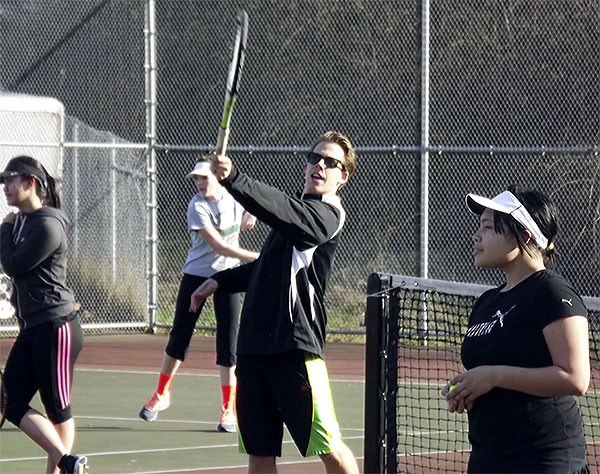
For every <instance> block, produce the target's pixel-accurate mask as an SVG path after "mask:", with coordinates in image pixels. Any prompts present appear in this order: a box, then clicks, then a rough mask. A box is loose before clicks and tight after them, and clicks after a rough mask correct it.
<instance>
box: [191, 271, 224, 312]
mask: <svg viewBox="0 0 600 474" xmlns="http://www.w3.org/2000/svg"><path fill="white" fill-rule="evenodd" d="M217 288H219V284H218V283H217V282H216V281H215V280H213V279H212V278H209V279H208V280H206V281H205V282H204V283H202V284H201V285H200V286H199V287H198V288H196V291H194V292H193V293H192V296H191V298H190V313H195V312H196V311H197V310H198V307H199V306H200V303H202V302H203V301H204V300H205V299H206V298H208V297H209V296H210V295H212V294H213V293H214V292H215V291H217Z"/></svg>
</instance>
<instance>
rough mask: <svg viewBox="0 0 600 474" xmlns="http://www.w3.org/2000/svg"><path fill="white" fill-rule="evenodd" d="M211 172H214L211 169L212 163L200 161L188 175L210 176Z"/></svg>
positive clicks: (188, 176)
mask: <svg viewBox="0 0 600 474" xmlns="http://www.w3.org/2000/svg"><path fill="white" fill-rule="evenodd" d="M211 174H212V172H211V171H210V163H209V162H208V161H199V162H198V163H196V166H194V169H193V170H192V171H191V172H190V173H189V174H188V175H187V176H186V177H187V178H191V177H192V176H210V175H211Z"/></svg>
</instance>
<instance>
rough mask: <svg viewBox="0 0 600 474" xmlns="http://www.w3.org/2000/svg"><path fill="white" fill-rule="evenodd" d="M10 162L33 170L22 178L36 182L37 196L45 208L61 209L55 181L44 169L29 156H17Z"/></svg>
mask: <svg viewBox="0 0 600 474" xmlns="http://www.w3.org/2000/svg"><path fill="white" fill-rule="evenodd" d="M10 162H17V163H22V164H24V165H27V166H29V167H32V168H35V169H36V172H34V173H25V174H24V176H27V177H30V178H33V179H35V180H36V181H37V183H38V188H37V189H38V191H37V194H38V196H39V197H40V199H41V200H42V203H43V204H44V205H45V206H48V207H54V208H56V209H60V208H61V201H60V193H59V192H58V188H57V186H56V180H55V179H54V178H53V177H52V176H51V175H50V173H48V171H46V168H44V166H43V165H42V164H41V163H40V162H39V161H38V160H36V159H35V158H32V157H30V156H17V157H15V158H13V159H12V160H10ZM10 162H9V163H10Z"/></svg>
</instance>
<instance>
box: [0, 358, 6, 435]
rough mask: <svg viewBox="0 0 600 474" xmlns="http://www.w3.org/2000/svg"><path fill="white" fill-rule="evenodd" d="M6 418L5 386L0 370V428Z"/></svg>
mask: <svg viewBox="0 0 600 474" xmlns="http://www.w3.org/2000/svg"><path fill="white" fill-rule="evenodd" d="M5 419H6V386H5V385H4V374H3V373H2V371H1V370H0V428H2V425H3V424H4V420H5Z"/></svg>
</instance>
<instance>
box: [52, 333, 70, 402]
mask: <svg viewBox="0 0 600 474" xmlns="http://www.w3.org/2000/svg"><path fill="white" fill-rule="evenodd" d="M71 342H72V341H71V324H70V323H66V324H63V325H62V326H61V327H60V328H59V329H58V350H57V358H56V359H57V361H56V363H57V364H58V366H57V368H56V369H57V370H56V373H57V383H58V393H59V397H60V405H61V408H65V407H67V406H69V405H70V404H71Z"/></svg>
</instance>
